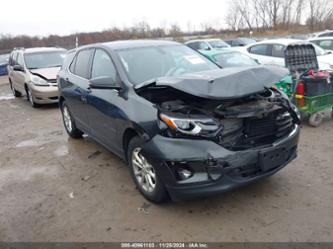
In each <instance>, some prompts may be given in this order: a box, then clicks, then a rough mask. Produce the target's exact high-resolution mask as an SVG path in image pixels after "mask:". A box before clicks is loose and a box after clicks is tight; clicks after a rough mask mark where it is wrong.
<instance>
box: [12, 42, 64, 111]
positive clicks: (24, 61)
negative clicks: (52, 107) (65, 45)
mask: <svg viewBox="0 0 333 249" xmlns="http://www.w3.org/2000/svg"><path fill="white" fill-rule="evenodd" d="M65 54H66V50H65V49H62V48H27V49H24V48H17V49H14V50H13V51H12V53H11V54H10V58H9V63H8V77H9V83H10V87H11V89H12V92H13V94H14V96H15V97H20V96H22V95H27V98H28V100H29V102H30V103H31V105H32V106H33V107H37V106H38V105H39V104H51V103H57V102H58V85H57V79H56V78H57V74H58V72H59V70H60V68H61V65H62V62H63V59H64V57H65Z"/></svg>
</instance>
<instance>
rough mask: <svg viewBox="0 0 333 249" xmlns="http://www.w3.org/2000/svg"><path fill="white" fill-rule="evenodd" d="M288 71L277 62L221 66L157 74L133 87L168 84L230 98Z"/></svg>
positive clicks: (254, 90) (262, 86)
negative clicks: (176, 74)
mask: <svg viewBox="0 0 333 249" xmlns="http://www.w3.org/2000/svg"><path fill="white" fill-rule="evenodd" d="M288 74H289V71H288V69H286V68H284V67H280V66H254V67H253V66H251V67H237V68H236V67H235V68H224V69H217V70H211V71H204V72H198V73H192V74H185V75H181V76H174V77H162V78H157V79H156V80H154V81H149V82H143V83H141V84H139V85H136V86H135V88H136V89H139V88H143V87H144V86H149V85H156V86H169V87H172V88H175V89H177V90H179V91H182V92H186V93H189V94H191V95H194V96H198V97H203V98H208V99H233V98H240V97H245V96H248V95H251V94H253V93H257V92H261V91H263V90H264V89H265V88H266V87H272V86H273V85H274V84H275V83H276V82H278V81H279V80H281V79H282V78H283V77H285V76H287V75H288Z"/></svg>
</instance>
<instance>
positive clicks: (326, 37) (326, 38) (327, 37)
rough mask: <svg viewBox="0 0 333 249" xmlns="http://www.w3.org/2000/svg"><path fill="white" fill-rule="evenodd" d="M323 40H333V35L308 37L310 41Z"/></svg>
mask: <svg viewBox="0 0 333 249" xmlns="http://www.w3.org/2000/svg"><path fill="white" fill-rule="evenodd" d="M321 40H333V36H325V37H313V38H309V39H308V41H321Z"/></svg>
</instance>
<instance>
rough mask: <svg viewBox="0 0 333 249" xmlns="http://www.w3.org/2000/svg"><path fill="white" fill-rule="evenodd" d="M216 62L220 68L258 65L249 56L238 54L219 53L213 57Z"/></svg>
mask: <svg viewBox="0 0 333 249" xmlns="http://www.w3.org/2000/svg"><path fill="white" fill-rule="evenodd" d="M214 58H215V60H216V62H217V63H218V64H219V65H220V66H221V67H239V66H255V65H258V63H257V62H256V61H255V60H253V59H252V58H250V57H249V56H247V55H245V54H242V53H239V52H230V53H220V54H217V55H215V56H214Z"/></svg>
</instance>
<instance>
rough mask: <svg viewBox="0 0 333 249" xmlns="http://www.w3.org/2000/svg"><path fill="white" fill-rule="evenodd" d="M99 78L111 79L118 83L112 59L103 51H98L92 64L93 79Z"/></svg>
mask: <svg viewBox="0 0 333 249" xmlns="http://www.w3.org/2000/svg"><path fill="white" fill-rule="evenodd" d="M97 77H110V78H112V79H113V81H114V82H116V81H117V71H116V68H115V67H114V64H113V62H112V60H111V57H110V56H109V55H108V53H107V52H105V51H104V50H102V49H96V52H95V55H94V59H93V64H92V70H91V78H97Z"/></svg>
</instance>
